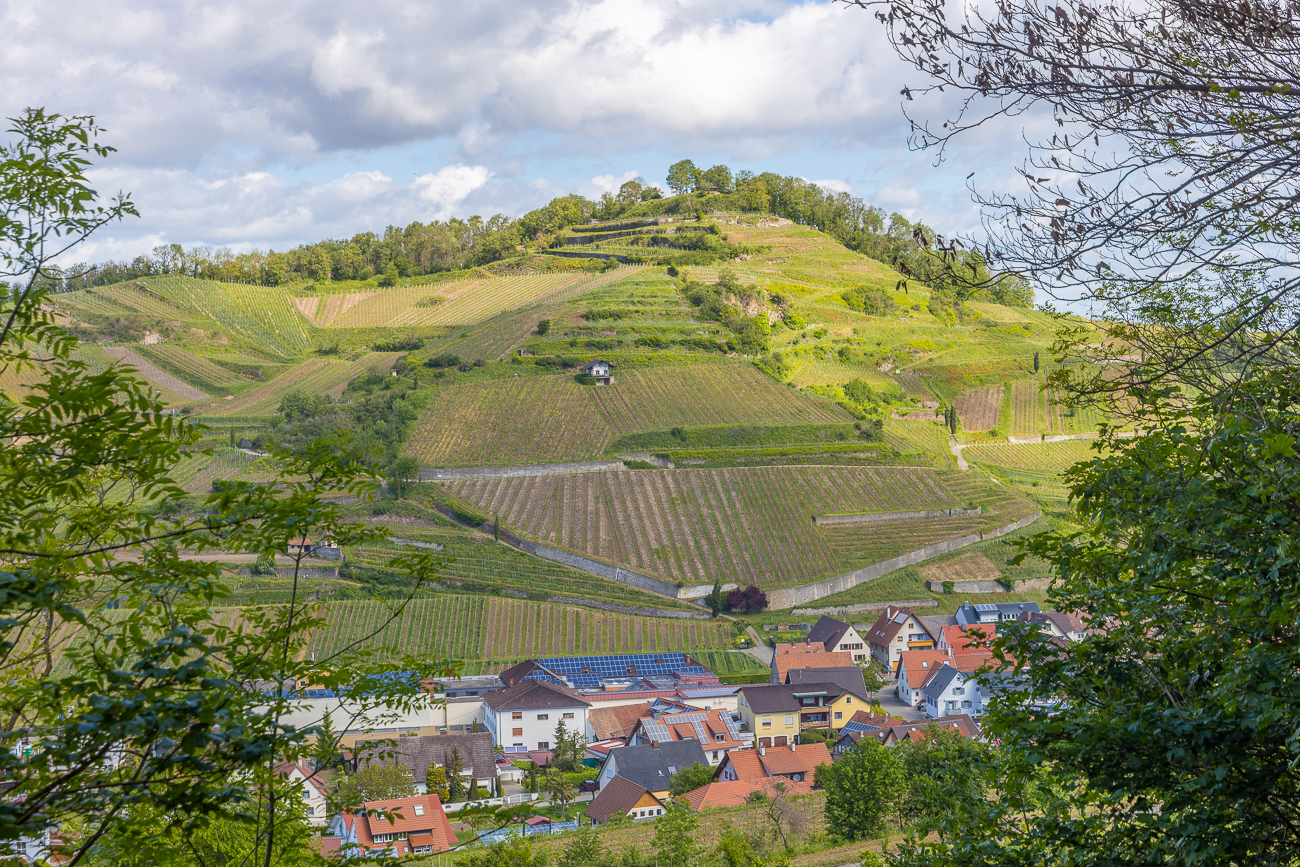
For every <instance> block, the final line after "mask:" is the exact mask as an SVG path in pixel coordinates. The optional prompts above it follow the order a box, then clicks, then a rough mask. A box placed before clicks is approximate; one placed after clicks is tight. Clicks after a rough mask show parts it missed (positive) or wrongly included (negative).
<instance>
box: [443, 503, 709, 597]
mask: <svg viewBox="0 0 1300 867" xmlns="http://www.w3.org/2000/svg"><path fill="white" fill-rule="evenodd" d="M437 508H438V511H439V512H440V513H442V514H443V515H446V516H447V517H448V518H451V519H452V520H453V521H455V522H456V523H458V524H465V522H464V521H461V520H459V519H458V518H457V517H456V515H455V513H454V512H452V510H451V509H449V508H447V507H446V506H438V507H437ZM475 529H478V530H482V531H483V532H485V533H491V532H492V525H491V524H484V525H483V526H481V527H476V528H475ZM501 541H502V542H505V543H506V544H507V545H509V546H510V547H512V548H517V549H519V550H520V551H523V552H524V553H525V554H532V555H533V556H534V557H541V558H542V559H543V560H550V561H552V562H554V563H563V564H564V565H565V566H572V567H573V568H574V569H580V570H582V571H583V572H587V573H589V574H591V575H595V576H597V577H599V578H605V579H607V580H609V581H617V582H618V583H620V584H628V585H630V586H632V587H638V588H640V589H642V590H646V591H649V592H650V593H657V594H658V595H660V596H667V597H668V598H670V599H676V598H677V585H676V584H673V583H671V582H669V581H665V580H663V579H662V578H652V577H650V576H649V575H642V574H641V573H640V572H633V571H632V570H631V569H624V568H623V567H622V566H614V565H611V564H609V563H602V562H600V561H599V560H593V559H591V558H590V557H583V556H582V555H581V554H574V553H572V552H570V551H561V550H560V549H559V548H552V547H551V546H550V545H543V544H541V543H540V542H534V541H532V540H531V539H525V538H523V537H522V536H516V535H515V534H514V533H511V532H510V531H509V530H502V531H501ZM710 589H712V588H710Z"/></svg>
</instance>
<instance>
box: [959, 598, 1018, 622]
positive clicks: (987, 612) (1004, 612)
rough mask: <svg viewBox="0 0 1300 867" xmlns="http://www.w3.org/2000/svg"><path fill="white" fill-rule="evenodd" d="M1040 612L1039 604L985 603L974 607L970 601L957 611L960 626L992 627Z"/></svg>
mask: <svg viewBox="0 0 1300 867" xmlns="http://www.w3.org/2000/svg"><path fill="white" fill-rule="evenodd" d="M1036 611H1038V603H1037V602H997V603H993V602H985V603H981V604H979V605H972V604H971V602H970V600H967V601H965V602H963V603H962V604H961V607H960V608H958V609H957V623H958V625H960V626H991V625H997V624H998V623H1001V622H1002V621H1003V620H1019V619H1020V615H1022V614H1025V613H1029V612H1036Z"/></svg>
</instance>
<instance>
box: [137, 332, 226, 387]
mask: <svg viewBox="0 0 1300 867" xmlns="http://www.w3.org/2000/svg"><path fill="white" fill-rule="evenodd" d="M132 349H133V350H134V351H135V352H136V353H137V354H139V355H141V356H143V357H145V358H147V359H149V360H150V361H152V362H153V363H154V364H156V365H158V366H159V367H161V368H162V369H163V370H166V371H169V372H171V373H173V374H175V375H176V376H179V377H180V378H181V379H184V380H185V381H186V382H189V383H191V384H193V385H197V386H198V387H199V388H203V389H209V390H212V389H214V387H215V388H216V389H222V388H229V387H230V386H238V385H246V384H247V383H248V380H247V379H245V378H244V377H242V376H240V375H239V374H237V373H233V372H232V371H229V370H227V369H226V368H224V367H222V366H221V365H219V364H215V363H213V362H211V361H209V360H208V359H206V358H203V357H201V356H198V355H193V354H191V353H189V352H186V351H185V350H184V349H182V348H180V347H179V346H173V345H171V344H166V343H159V344H155V345H153V346H136V347H132Z"/></svg>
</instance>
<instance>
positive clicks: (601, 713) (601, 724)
mask: <svg viewBox="0 0 1300 867" xmlns="http://www.w3.org/2000/svg"><path fill="white" fill-rule="evenodd" d="M649 712H650V702H648V701H643V702H639V703H637V704H624V705H615V706H614V707H593V708H592V709H591V710H589V711H587V731H586V735H587V737H589V738H591V739H592V740H595V741H607V740H611V739H613V738H621V739H622V740H624V741H627V740H628V739H629V738H631V737H632V732H634V731H636V727H637V723H639V722H640V721H641V717H643V716H645V715H646V714H648V713H649Z"/></svg>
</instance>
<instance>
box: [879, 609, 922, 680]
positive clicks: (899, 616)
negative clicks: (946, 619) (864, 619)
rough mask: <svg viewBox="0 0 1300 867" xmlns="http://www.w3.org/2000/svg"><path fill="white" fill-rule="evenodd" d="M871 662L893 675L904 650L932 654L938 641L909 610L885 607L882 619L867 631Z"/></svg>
mask: <svg viewBox="0 0 1300 867" xmlns="http://www.w3.org/2000/svg"><path fill="white" fill-rule="evenodd" d="M864 637H865V638H866V640H867V646H868V647H869V648H870V649H871V658H872V659H874V660H875V661H876V662H878V663H880V664H881V665H883V666H884V667H885V668H886V669H888V670H889V671H891V672H896V671H897V669H898V660H899V655H900V654H902V653H903V651H905V650H929V649H932V648H933V647H934V644H935V637H934V635H933V634H932V633H931V632H930V630H929V629H927V628H926V626H925V624H924V623H922V622H921V620H920V618H919V617H917V616H916V615H915V614H914V613H913V612H912V609H910V608H901V607H898V606H894V605H889V606H886V607H885V610H884V613H882V614H881V615H880V617H879V619H877V620H876V622H875V623H874V624H872V626H871V628H870V629H868V630H867V634H866V636H864Z"/></svg>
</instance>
